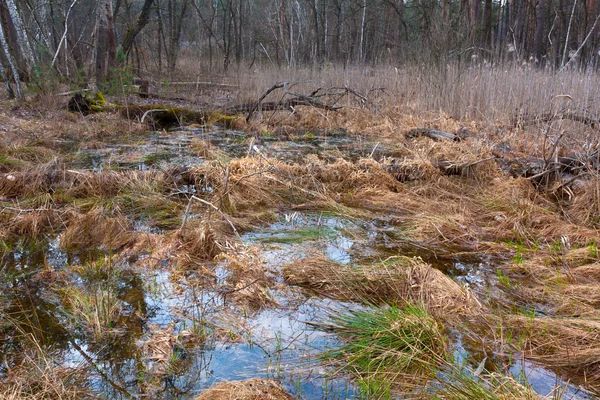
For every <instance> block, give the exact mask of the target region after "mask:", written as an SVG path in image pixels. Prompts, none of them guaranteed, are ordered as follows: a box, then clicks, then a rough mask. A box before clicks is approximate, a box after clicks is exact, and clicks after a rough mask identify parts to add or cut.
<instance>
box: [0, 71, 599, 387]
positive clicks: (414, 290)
mask: <svg viewBox="0 0 600 400" xmlns="http://www.w3.org/2000/svg"><path fill="white" fill-rule="evenodd" d="M333 72H335V71H333ZM333 72H332V71H319V72H316V71H308V72H303V73H300V72H298V73H297V74H298V76H295V77H294V79H295V81H297V82H299V83H298V84H297V85H296V86H295V89H294V90H295V91H300V92H303V93H311V92H313V91H314V90H315V89H316V88H319V87H326V88H330V87H335V86H352V87H353V89H356V91H358V92H360V93H362V94H364V99H361V98H359V97H356V96H346V97H343V98H341V99H339V100H338V104H340V105H342V106H343V108H342V109H341V110H339V111H336V112H333V111H326V110H320V109H316V108H312V107H297V108H296V109H294V110H293V111H278V112H262V113H259V114H258V115H256V116H255V117H254V118H253V119H252V120H250V121H249V122H246V121H245V119H244V118H243V116H241V117H239V118H235V119H234V120H227V123H226V124H225V125H226V126H218V125H213V124H210V123H208V124H204V125H199V124H192V125H186V126H180V127H176V128H172V129H168V130H166V129H165V130H158V131H156V130H153V129H150V128H149V127H148V126H147V125H146V124H142V123H140V122H139V121H132V120H130V119H126V118H124V117H123V116H121V115H120V114H118V113H112V112H103V113H95V114H90V115H87V116H84V115H81V114H79V113H69V112H67V111H65V110H64V109H63V107H64V105H65V104H66V102H67V98H65V97H61V96H54V95H41V94H38V95H37V96H31V100H30V101H28V102H25V103H20V104H17V103H13V102H9V101H6V100H4V101H2V106H3V107H2V112H1V114H0V126H1V127H2V132H0V139H1V141H0V197H1V199H0V200H1V204H0V208H1V212H0V224H1V225H0V245H1V246H2V247H1V260H2V268H1V270H0V273H1V274H2V277H1V279H0V285H1V287H0V289H1V290H0V315H1V316H2V320H1V322H0V345H1V346H2V351H1V353H2V354H3V359H2V360H1V361H0V362H1V364H0V379H1V380H2V382H3V385H2V389H0V390H1V391H2V392H1V393H0V396H3V397H6V398H24V397H25V398H45V397H53V398H54V397H56V398H82V397H90V398H94V397H101V398H114V397H124V398H129V397H136V398H137V397H139V398H141V397H148V398H171V397H178V398H192V397H194V396H197V395H199V394H200V393H202V392H203V391H205V390H206V389H207V388H208V387H210V386H212V385H214V384H218V383H219V382H222V381H237V380H244V379H251V378H252V379H254V378H261V379H275V380H278V381H279V382H280V383H281V385H282V386H281V387H283V388H284V389H285V390H286V391H287V392H288V393H290V394H291V395H293V396H295V397H299V398H308V399H313V398H350V397H360V396H362V397H368V398H387V397H404V398H415V397H416V398H444V399H459V398H475V397H478V398H537V397H540V396H548V398H567V399H569V398H593V397H594V395H595V393H597V392H598V390H599V388H600V369H599V368H600V347H599V346H598V342H599V341H598V338H599V336H600V319H599V315H600V314H599V313H598V312H599V311H598V308H599V306H600V290H599V289H600V260H599V255H598V250H597V244H598V243H597V242H598V227H599V226H600V193H599V191H600V184H599V182H598V170H597V164H594V160H593V158H589V157H588V159H587V160H588V161H589V163H586V164H585V165H584V166H581V168H579V170H577V171H569V173H568V174H562V173H561V174H555V173H553V172H552V174H551V173H550V172H544V171H547V170H548V169H549V167H548V165H553V164H552V162H553V160H558V157H559V156H572V155H577V156H582V155H593V154H594V151H597V144H598V139H599V137H598V131H597V125H595V124H591V123H589V122H588V123H582V122H581V121H573V120H572V119H569V118H565V115H567V113H569V112H570V113H579V114H580V115H581V113H585V115H586V116H588V117H589V118H591V119H594V118H595V119H597V115H598V113H597V111H595V110H596V108H597V107H598V105H597V104H596V103H594V101H593V98H594V95H595V93H594V90H596V89H594V88H597V87H598V86H594V79H595V78H594V77H593V76H588V75H579V74H576V73H568V74H565V75H564V76H563V78H561V80H560V82H558V83H557V82H556V81H555V80H556V79H558V78H556V77H555V80H554V81H553V80H552V75H551V74H545V73H542V72H536V71H531V70H529V71H524V70H521V69H513V70H510V71H496V72H493V71H490V70H488V69H485V68H482V69H481V70H479V71H474V72H475V73H476V74H477V75H476V76H470V77H468V78H465V77H462V76H454V75H452V74H450V76H449V77H447V78H453V79H448V80H447V81H444V82H446V83H444V85H445V87H440V82H439V81H438V80H437V79H434V77H435V75H427V74H426V73H423V74H422V75H419V76H416V75H410V73H408V72H405V71H398V70H395V71H394V70H393V69H392V70H378V71H366V70H361V71H354V72H353V71H338V73H339V75H337V74H336V73H333ZM472 72H473V71H472ZM282 75H285V71H284V72H282V71H279V72H277V73H275V72H274V73H273V74H271V75H268V74H262V75H259V76H257V75H256V73H254V75H252V76H250V77H248V76H246V77H243V78H240V77H239V76H238V77H236V76H232V77H230V78H229V79H228V80H222V78H221V80H220V81H219V82H226V83H227V84H232V85H235V86H236V87H223V86H218V85H212V86H211V85H209V86H202V85H191V87H184V88H182V87H179V86H178V87H177V88H174V87H173V86H169V85H167V84H165V83H163V84H162V85H161V84H157V85H155V87H154V90H155V91H156V92H157V93H159V94H160V95H161V96H163V97H172V98H173V97H177V98H178V99H177V100H172V101H171V103H172V104H173V105H177V106H185V107H188V108H192V109H201V108H205V107H207V105H210V107H211V109H215V108H218V107H220V106H223V105H226V104H231V103H241V102H244V101H248V100H250V99H256V98H258V97H259V96H260V94H261V93H263V92H264V90H266V89H267V88H268V87H270V86H271V85H272V84H273V83H274V82H275V81H277V80H282ZM340 76H341V77H343V80H344V81H343V82H341V83H340V82H339V80H340ZM417 78H419V79H421V80H420V81H419V79H417ZM454 78H455V79H454ZM476 78H477V79H476ZM503 79H504V80H503ZM536 79H537V85H536V84H535V80H536ZM531 82H533V84H532V83H531ZM539 85H542V86H543V85H546V86H545V88H546V90H545V91H544V89H543V88H542V89H540V88H539ZM480 86H481V87H480ZM567 96H568V97H567ZM536 98H539V101H537V102H536V101H535V100H536ZM595 98H597V97H595ZM183 99H188V100H183ZM590 99H592V100H590ZM107 100H109V101H118V102H119V103H120V104H130V103H135V102H137V103H139V102H140V101H141V100H139V99H136V98H135V97H134V96H126V95H124V94H121V95H113V96H112V97H108V98H107ZM191 100H193V101H191ZM152 101H153V100H152V99H147V100H145V102H146V104H152ZM165 101H166V102H168V100H164V99H162V100H161V102H163V103H164V102H165ZM171 103H170V104H171ZM515 110H518V112H515ZM548 115H550V117H548ZM536 117H537V118H536ZM421 127H425V128H433V129H439V130H443V131H446V132H450V133H458V134H460V135H461V136H462V137H463V139H462V140H460V141H435V140H432V139H431V138H428V137H409V136H407V135H406V133H407V132H408V131H409V130H411V129H413V128H421ZM596 154H597V152H596ZM533 159H536V160H542V161H543V164H546V165H543V166H542V168H545V169H543V171H542V172H543V174H542V175H541V176H535V174H527V173H526V172H523V171H524V167H523V166H522V163H523V160H526V161H527V160H533ZM445 162H450V163H451V165H459V166H461V169H460V171H458V173H457V174H448V173H446V172H445V170H444V169H440V168H439V167H438V165H440V164H439V163H445ZM515 164H517V167H515V166H514V165H515ZM515 171H516V172H515ZM519 171H521V172H522V173H519ZM548 175H551V177H550V178H549V177H548ZM540 178H543V179H540ZM250 382H254V384H255V387H258V388H266V389H264V390H266V391H267V392H268V393H269V394H268V396H274V398H285V396H286V395H284V394H281V393H280V392H279V391H280V390H281V387H280V386H278V385H279V384H277V385H275V384H273V383H268V382H269V381H266V380H264V381H263V380H260V379H259V380H255V381H250ZM265 382H267V383H265ZM256 385H258V386H256ZM269 385H271V386H269ZM272 385H275V386H272ZM219 387H221V388H223V387H229V388H233V389H231V390H233V391H239V390H240V388H239V386H236V385H235V384H232V385H229V386H228V385H221V386H219ZM269 388H270V389H269ZM260 390H262V389H260ZM278 393H279V394H278ZM277 396H279V397H277ZM282 396H283V397H282ZM474 396H475V397H474ZM267 398H270V397H267Z"/></svg>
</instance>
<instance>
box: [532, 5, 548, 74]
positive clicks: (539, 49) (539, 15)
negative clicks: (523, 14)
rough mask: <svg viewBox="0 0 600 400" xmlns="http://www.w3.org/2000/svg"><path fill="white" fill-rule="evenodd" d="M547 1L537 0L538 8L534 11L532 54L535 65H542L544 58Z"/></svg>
mask: <svg viewBox="0 0 600 400" xmlns="http://www.w3.org/2000/svg"><path fill="white" fill-rule="evenodd" d="M547 4H548V3H547V0H539V2H538V7H537V10H536V22H535V39H534V46H533V48H534V51H533V52H534V54H535V59H536V63H537V64H538V65H541V64H542V58H543V57H544V56H545V51H544V38H545V33H546V28H545V25H546V9H547V8H548V7H547Z"/></svg>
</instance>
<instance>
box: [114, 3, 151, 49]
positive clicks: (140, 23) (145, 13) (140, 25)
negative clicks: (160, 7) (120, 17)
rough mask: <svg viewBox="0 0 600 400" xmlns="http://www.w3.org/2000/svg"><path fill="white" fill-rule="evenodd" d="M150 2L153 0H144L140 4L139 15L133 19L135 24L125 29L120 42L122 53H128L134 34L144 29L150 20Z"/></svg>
mask: <svg viewBox="0 0 600 400" xmlns="http://www.w3.org/2000/svg"><path fill="white" fill-rule="evenodd" d="M152 4H154V0H144V5H143V6H142V11H141V12H140V16H139V17H138V18H137V20H136V21H135V24H134V25H133V26H132V27H130V28H129V29H128V30H127V33H126V34H125V37H124V38H123V43H121V49H122V50H123V53H124V54H129V51H130V50H131V47H132V46H133V41H134V40H135V38H136V36H137V35H138V34H139V33H140V32H141V31H142V29H144V27H145V26H146V25H147V24H148V22H149V21H150V13H151V12H152Z"/></svg>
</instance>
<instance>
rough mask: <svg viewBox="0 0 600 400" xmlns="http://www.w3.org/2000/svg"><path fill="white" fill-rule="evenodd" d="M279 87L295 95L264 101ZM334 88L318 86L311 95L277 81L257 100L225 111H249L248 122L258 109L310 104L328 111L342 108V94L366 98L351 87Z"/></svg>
mask: <svg viewBox="0 0 600 400" xmlns="http://www.w3.org/2000/svg"><path fill="white" fill-rule="evenodd" d="M277 89H283V90H284V97H285V96H293V97H291V98H287V99H285V100H284V99H282V100H281V101H278V102H275V101H272V102H267V103H263V101H264V100H265V98H266V97H267V96H268V95H269V94H271V93H272V92H274V91H275V90H277ZM335 89H339V88H335ZM332 90H333V89H329V90H328V91H324V92H322V93H319V92H321V91H322V88H318V89H316V90H314V91H312V92H311V93H310V94H309V95H305V94H302V93H298V92H293V91H291V90H290V83H289V82H280V83H276V84H275V85H273V86H271V87H270V88H269V89H267V91H266V92H265V93H263V95H262V96H261V97H260V98H259V99H258V101H257V102H252V103H246V104H240V105H237V106H234V107H231V108H229V109H226V110H225V113H226V114H240V113H244V112H247V113H248V114H247V116H246V122H248V121H250V119H251V118H252V116H253V115H254V113H255V112H256V111H257V110H258V109H260V110H263V111H277V110H288V109H292V110H293V109H294V107H297V106H310V107H314V108H320V109H324V110H328V111H336V110H339V109H340V108H342V106H340V105H338V104H336V103H337V101H339V99H340V98H341V97H342V96H344V95H347V94H348V93H352V94H354V95H356V96H358V97H359V98H363V99H364V98H365V97H364V96H362V95H360V94H358V92H356V91H355V90H354V89H351V88H344V90H343V91H336V92H332ZM334 96H337V98H336V99H335V101H333V102H330V103H325V102H323V101H322V100H320V99H322V98H331V97H334Z"/></svg>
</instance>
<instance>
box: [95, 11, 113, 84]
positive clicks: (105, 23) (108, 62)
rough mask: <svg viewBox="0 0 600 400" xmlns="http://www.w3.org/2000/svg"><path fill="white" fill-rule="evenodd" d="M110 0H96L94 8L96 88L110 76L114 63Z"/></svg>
mask: <svg viewBox="0 0 600 400" xmlns="http://www.w3.org/2000/svg"><path fill="white" fill-rule="evenodd" d="M112 15H113V13H112V2H111V0H98V6H97V9H96V24H97V26H96V88H97V89H100V88H101V86H102V85H103V84H104V83H105V82H106V81H107V79H109V78H110V74H111V68H113V67H114V65H115V56H116V49H115V33H114V24H113V17H112Z"/></svg>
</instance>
